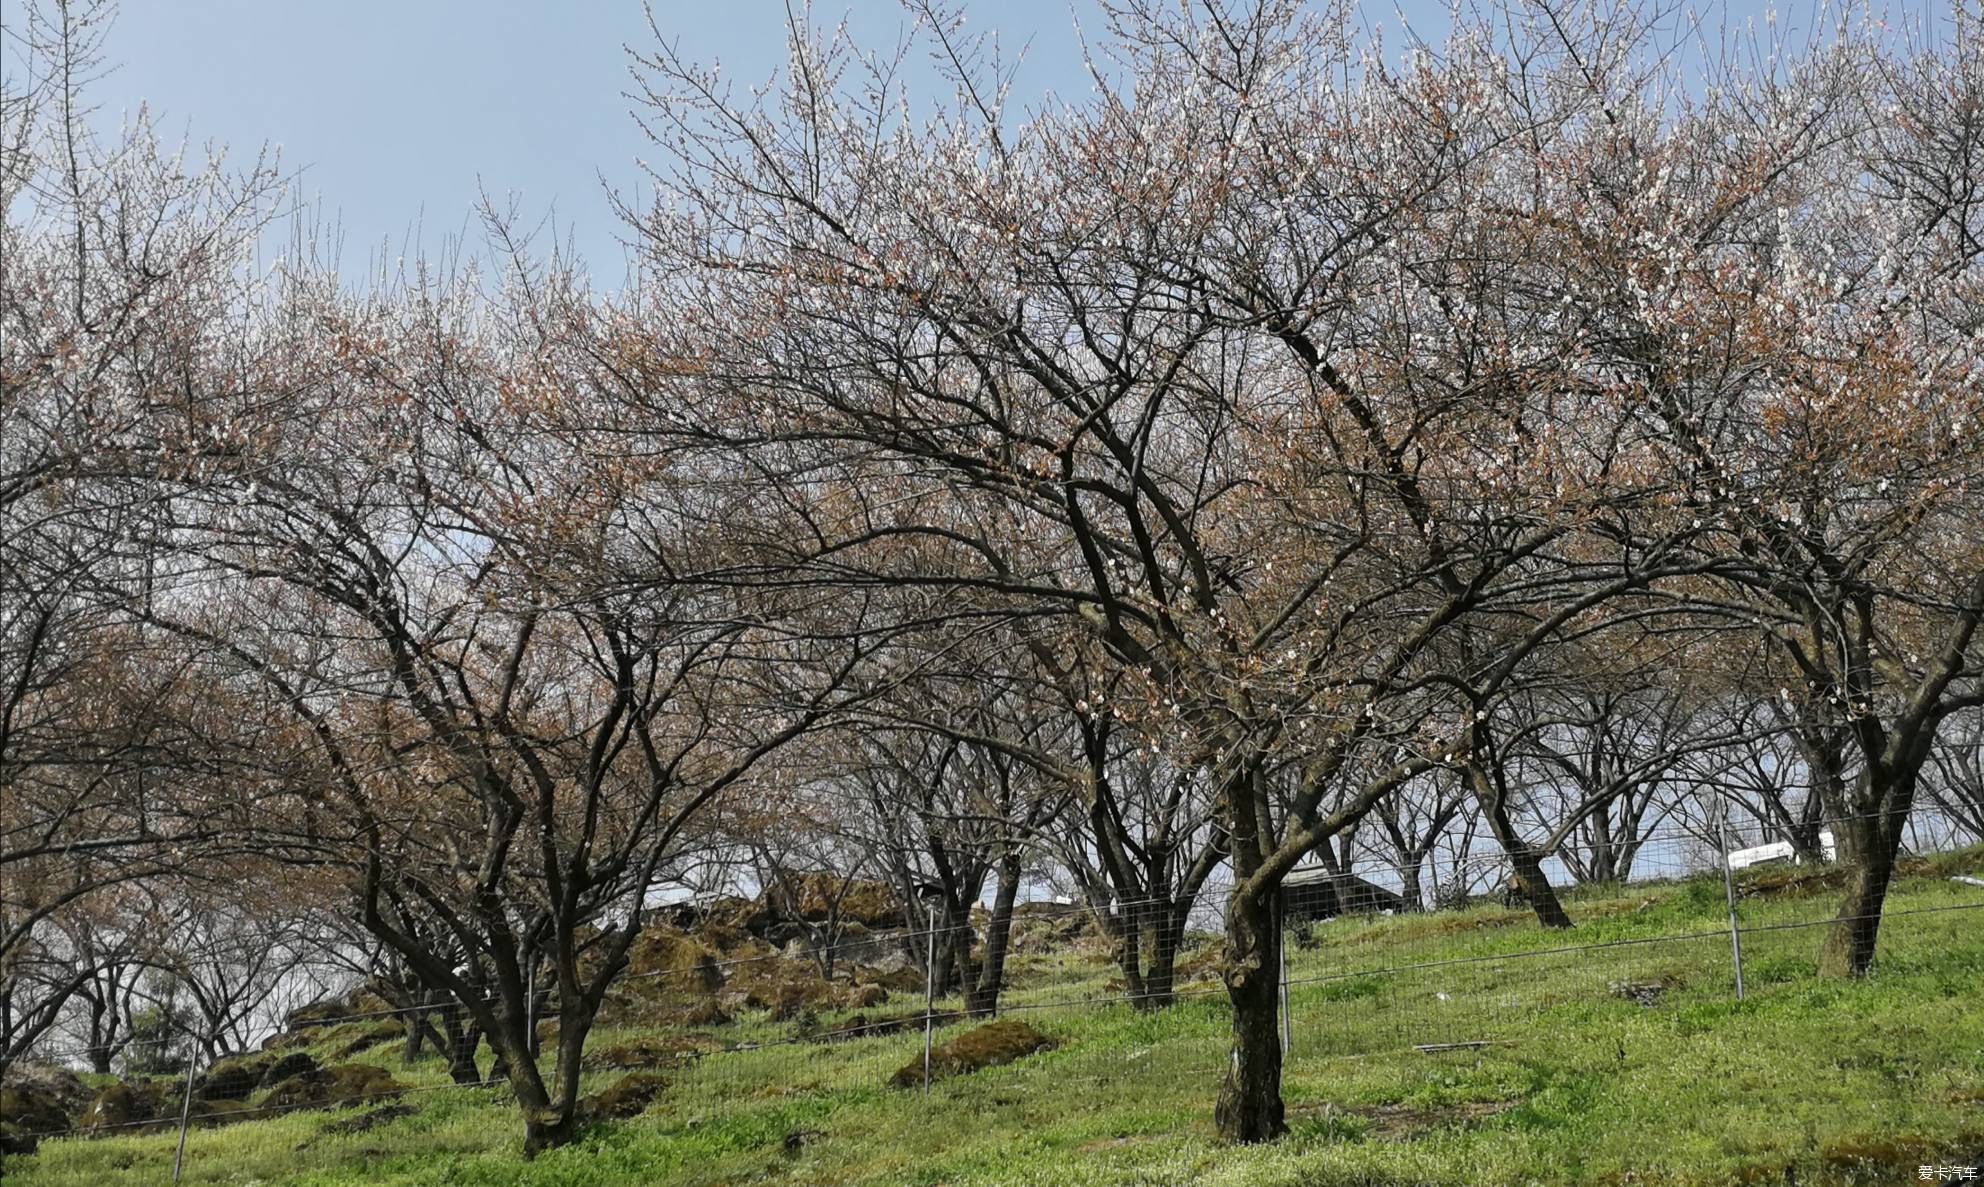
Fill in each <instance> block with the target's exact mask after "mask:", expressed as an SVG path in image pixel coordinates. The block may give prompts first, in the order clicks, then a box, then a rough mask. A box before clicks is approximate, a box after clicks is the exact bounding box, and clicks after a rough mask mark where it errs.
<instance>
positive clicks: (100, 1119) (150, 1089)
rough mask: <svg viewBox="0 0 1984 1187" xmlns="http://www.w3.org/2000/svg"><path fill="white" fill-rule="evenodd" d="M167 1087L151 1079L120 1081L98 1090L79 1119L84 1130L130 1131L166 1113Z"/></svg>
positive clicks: (158, 1118)
mask: <svg viewBox="0 0 1984 1187" xmlns="http://www.w3.org/2000/svg"><path fill="white" fill-rule="evenodd" d="M167 1096H168V1093H167V1091H166V1086H165V1085H163V1084H160V1083H156V1082H153V1081H148V1080H119V1081H117V1082H116V1083H114V1084H106V1085H104V1086H103V1087H102V1088H101V1089H99V1090H98V1091H97V1094H96V1096H95V1098H94V1099H92V1100H91V1101H90V1103H89V1107H88V1108H86V1109H84V1110H83V1115H82V1116H81V1117H79V1118H77V1122H78V1124H79V1125H80V1127H81V1128H83V1129H91V1130H113V1129H114V1130H119V1131H122V1132H127V1133H128V1132H130V1131H132V1130H136V1129H140V1128H143V1126H144V1123H146V1122H152V1121H162V1120H163V1119H164V1118H165V1115H166V1103H167V1101H166V1098H167Z"/></svg>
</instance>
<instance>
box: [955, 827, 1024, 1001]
mask: <svg viewBox="0 0 1984 1187" xmlns="http://www.w3.org/2000/svg"><path fill="white" fill-rule="evenodd" d="M1019 893H1020V859H1019V855H1018V854H1017V853H1014V854H1009V855H1008V856H1007V857H1006V858H1004V859H1003V860H1002V861H1001V862H1000V863H999V886H998V890H997V891H996V892H995V893H994V896H993V899H992V914H991V916H990V917H989V918H988V919H987V920H986V924H985V955H984V957H983V959H981V960H980V961H979V962H978V968H977V979H976V980H975V981H974V982H971V983H969V984H967V985H966V986H965V993H964V1012H965V1013H966V1014H967V1015H970V1016H972V1017H974V1018H977V1017H984V1016H985V1015H987V1014H996V1013H998V1012H999V990H1000V988H1001V987H1002V986H1003V985H1004V984H1005V980H1006V951H1007V949H1008V948H1009V947H1010V946H1011V942H1012V935H1013V902H1014V900H1015V899H1017V898H1018V897H1019Z"/></svg>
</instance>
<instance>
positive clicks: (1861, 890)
mask: <svg viewBox="0 0 1984 1187" xmlns="http://www.w3.org/2000/svg"><path fill="white" fill-rule="evenodd" d="M1838 840H1839V842H1840V845H1839V848H1840V859H1841V861H1842V862H1845V861H1849V860H1850V861H1851V863H1852V864H1851V866H1850V867H1849V870H1848V873H1847V882H1846V899H1845V901H1844V902H1842V903H1841V904H1840V907H1839V914H1838V915H1837V916H1836V917H1835V918H1834V919H1833V922H1832V926H1831V927H1830V928H1828V929H1827V930H1826V938H1825V943H1824V945H1823V946H1822V947H1821V948H1820V949H1819V972H1820V973H1821V974H1823V975H1825V976H1828V977H1864V976H1866V975H1867V970H1868V969H1869V968H1871V967H1872V966H1873V963H1874V946H1875V942H1876V941H1877V940H1878V939H1879V937H1880V931H1881V909H1882V907H1883V905H1884V904H1885V903H1886V902H1887V897H1888V884H1889V883H1890V882H1892V881H1893V880H1894V867H1895V859H1896V857H1897V856H1898V855H1899V854H1900V851H1901V825H1900V821H1899V820H1897V821H1896V822H1895V823H1894V824H1893V825H1892V826H1891V827H1890V826H1889V824H1888V822H1887V819H1886V818H1885V817H1883V816H1879V815H1864V816H1857V817H1854V818H1852V819H1849V820H1846V821H1844V822H1842V823H1841V825H1840V828H1839V837H1838ZM1848 853H1851V854H1852V855H1853V856H1852V857H1851V858H1848V857H1847V854H1848Z"/></svg>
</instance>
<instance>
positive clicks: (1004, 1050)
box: [889, 1019, 1059, 1088]
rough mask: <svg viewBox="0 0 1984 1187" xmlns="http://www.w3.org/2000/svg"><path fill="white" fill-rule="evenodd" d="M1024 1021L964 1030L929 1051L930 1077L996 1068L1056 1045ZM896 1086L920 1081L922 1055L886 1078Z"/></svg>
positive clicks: (1006, 1020)
mask: <svg viewBox="0 0 1984 1187" xmlns="http://www.w3.org/2000/svg"><path fill="white" fill-rule="evenodd" d="M1058 1045H1059V1044H1057V1043H1056V1042H1055V1041H1054V1040H1053V1039H1051V1038H1049V1037H1048V1036H1046V1035H1044V1034H1041V1033H1040V1032H1039V1031H1037V1030H1035V1029H1033V1027H1031V1026H1028V1025H1027V1024H1026V1023H1024V1022H1016V1021H1013V1020H1012V1019H1001V1020H999V1021H997V1022H988V1023H986V1024H985V1025H984V1026H981V1027H978V1028H976V1029H974V1030H970V1031H967V1032H965V1033H964V1034H961V1035H959V1036H958V1037H957V1038H955V1039H952V1040H951V1041H950V1042H948V1043H943V1044H940V1045H938V1046H937V1047H935V1048H934V1049H932V1050H931V1052H930V1078H931V1079H932V1080H938V1079H942V1078H944V1077H946V1076H960V1075H968V1074H970V1073H972V1072H975V1071H979V1070H981V1069H983V1068H988V1067H998V1066H1000V1065H1001V1064H1007V1063H1012V1062H1013V1061H1015V1060H1018V1059H1024V1058H1026V1057H1027V1056H1029V1055H1032V1054H1034V1053H1035V1052H1039V1051H1051V1050H1053V1049H1054V1048H1055V1047H1056V1046H1058ZM889 1083H890V1084H893V1085H894V1086H895V1087H897V1088H913V1087H916V1086H918V1085H920V1084H922V1083H923V1057H922V1056H921V1055H920V1054H919V1055H918V1056H917V1057H916V1058H914V1059H912V1060H910V1061H909V1062H908V1063H906V1064H904V1065H903V1066H902V1069H901V1070H900V1071H898V1072H896V1074H895V1075H893V1076H891V1077H890V1078H889Z"/></svg>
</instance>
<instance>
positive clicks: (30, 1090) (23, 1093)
mask: <svg viewBox="0 0 1984 1187" xmlns="http://www.w3.org/2000/svg"><path fill="white" fill-rule="evenodd" d="M89 1099H90V1090H89V1086H88V1085H86V1084H84V1083H83V1081H82V1079H81V1077H79V1076H77V1075H76V1073H74V1072H72V1071H70V1070H68V1069H67V1068H60V1067H55V1066H53V1065H51V1064H17V1065H15V1066H13V1067H10V1068H8V1069H7V1082H6V1084H4V1085H0V1153H7V1154H32V1153H34V1149H35V1146H36V1145H37V1144H38V1143H39V1142H40V1141H41V1138H42V1135H44V1134H48V1133H53V1132H56V1131H58V1130H64V1129H68V1128H69V1117H70V1115H71V1114H72V1113H74V1112H75V1111H76V1110H78V1109H80V1108H81V1107H82V1106H83V1105H84V1104H85V1103H86V1102H87V1101H88V1100H89Z"/></svg>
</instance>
